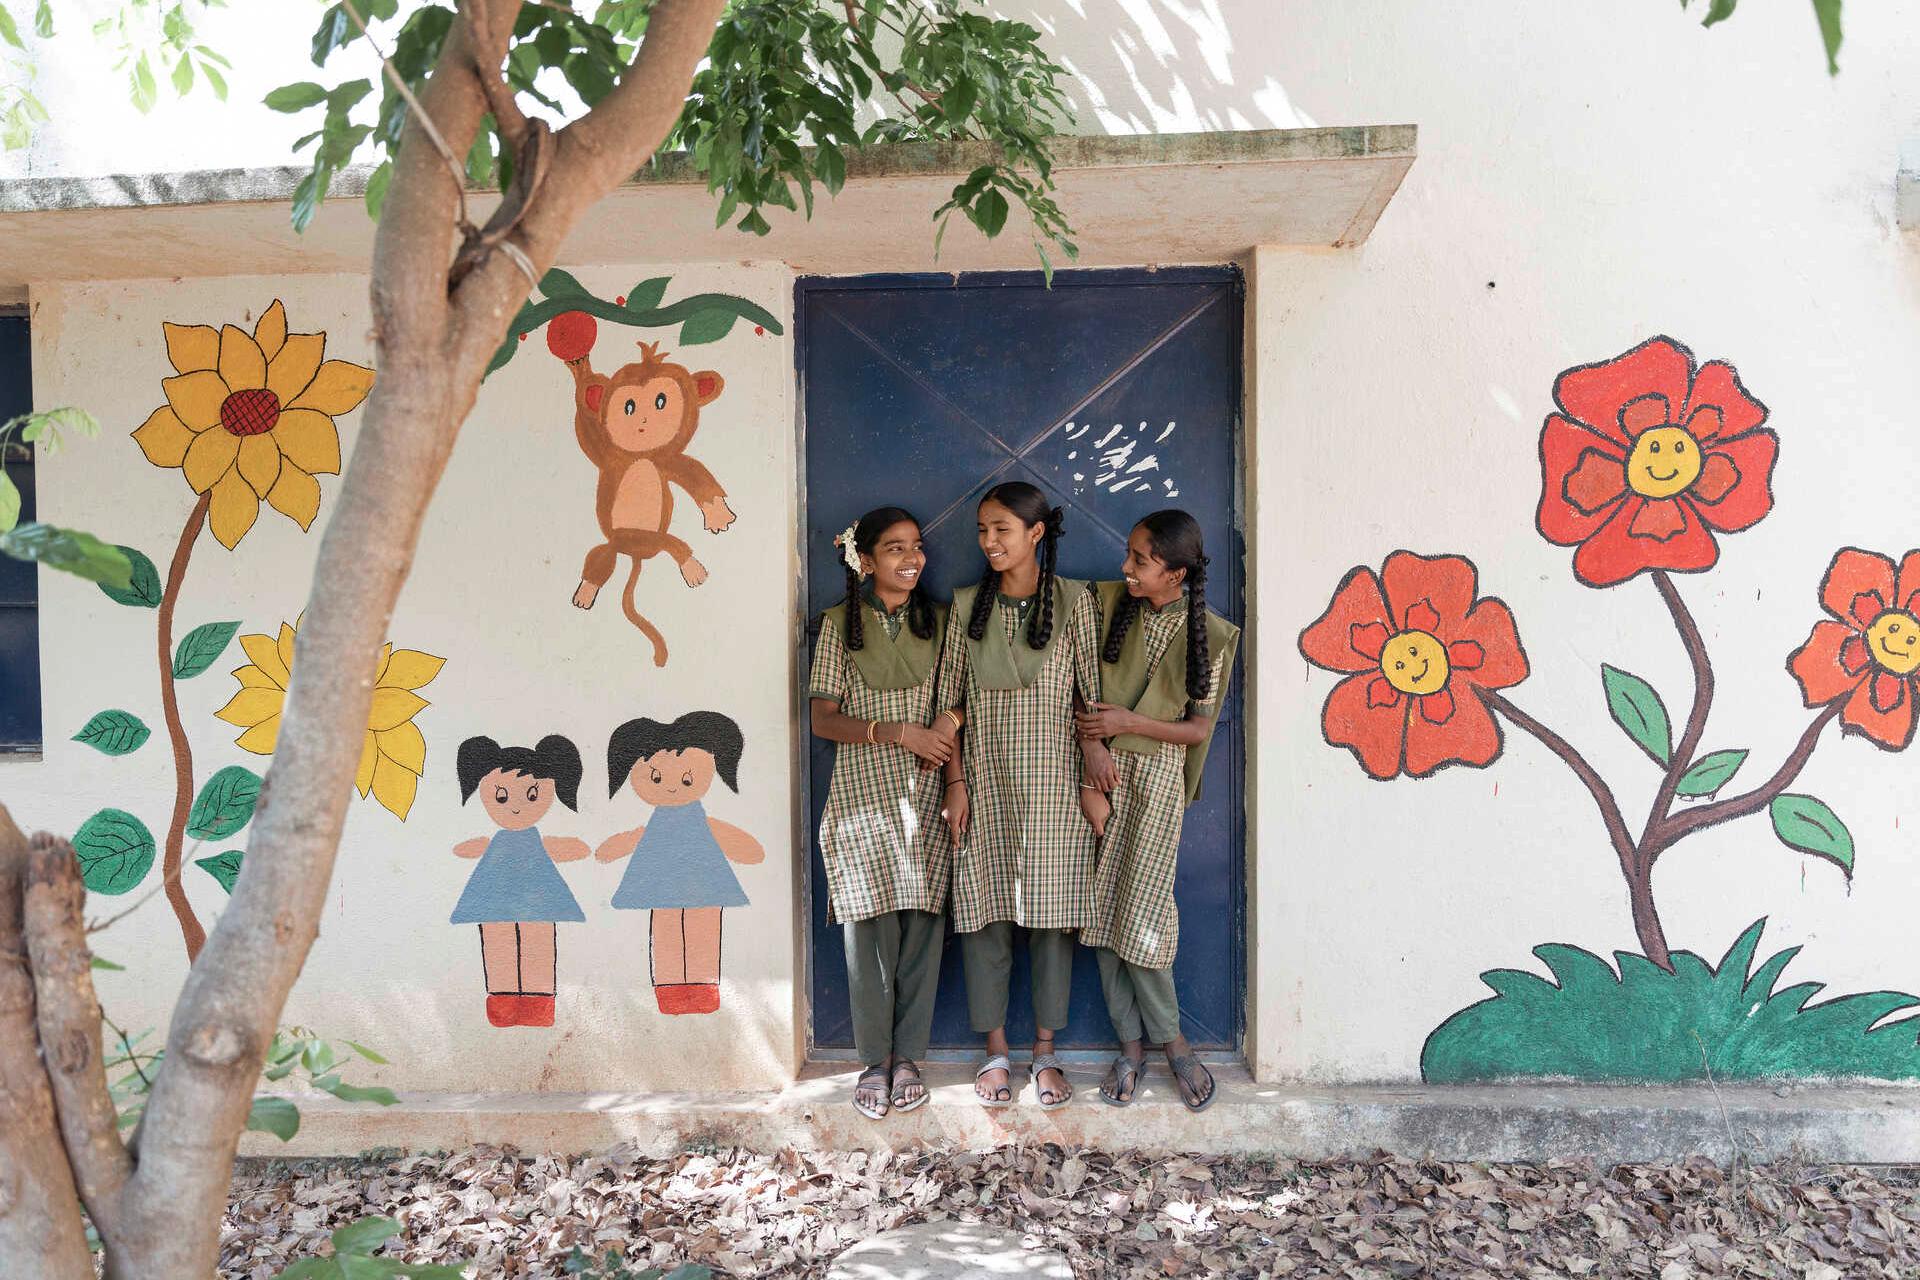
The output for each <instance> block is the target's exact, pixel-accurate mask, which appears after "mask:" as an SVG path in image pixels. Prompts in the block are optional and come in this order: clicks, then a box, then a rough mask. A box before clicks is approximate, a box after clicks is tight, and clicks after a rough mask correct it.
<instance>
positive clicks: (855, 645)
mask: <svg viewBox="0 0 1920 1280" xmlns="http://www.w3.org/2000/svg"><path fill="white" fill-rule="evenodd" d="M903 522H904V523H906V524H910V525H912V526H913V527H914V528H915V529H918V528H919V527H920V522H919V521H918V520H916V519H915V518H914V515H913V512H911V511H908V510H907V509H906V508H905V507H875V508H874V509H873V510H871V511H869V512H867V514H865V515H863V516H861V517H860V519H859V521H858V522H857V523H856V524H855V525H854V526H853V549H854V550H855V551H857V552H859V553H860V554H861V555H866V556H870V555H872V554H873V549H874V548H875V547H877V546H879V545H880V535H881V534H883V533H885V532H886V531H887V530H889V529H891V528H893V526H895V525H897V524H901V523H903ZM846 569H847V634H846V636H845V637H844V638H845V640H846V642H847V648H849V649H854V650H859V649H863V648H865V647H866V644H867V637H866V632H865V630H864V629H863V626H862V619H861V614H862V613H863V612H864V610H862V609H861V608H860V574H859V571H858V570H856V569H855V568H854V567H853V566H852V565H847V566H846ZM925 576H926V575H925V574H922V575H921V578H924V577H925ZM907 625H908V626H909V627H911V628H912V629H913V634H915V635H917V636H919V637H920V638H921V639H922V640H931V639H932V638H933V601H932V600H929V599H928V598H927V591H926V587H925V586H924V585H922V582H921V580H920V579H915V580H914V584H913V590H912V591H910V592H908V593H907Z"/></svg>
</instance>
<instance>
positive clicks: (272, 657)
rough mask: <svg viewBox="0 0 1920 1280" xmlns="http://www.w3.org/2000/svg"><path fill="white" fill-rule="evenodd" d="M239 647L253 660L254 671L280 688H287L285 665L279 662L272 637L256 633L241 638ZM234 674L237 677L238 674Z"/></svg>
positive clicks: (277, 649) (278, 655)
mask: <svg viewBox="0 0 1920 1280" xmlns="http://www.w3.org/2000/svg"><path fill="white" fill-rule="evenodd" d="M240 647H241V649H243V650H245V651H246V655H247V657H249V658H251V659H253V666H254V669H255V670H256V671H258V672H260V674H261V675H263V676H265V677H266V678H267V679H269V680H271V681H273V682H274V683H275V684H277V685H279V686H280V688H282V689H284V688H286V687H287V681H288V679H289V676H288V674H287V671H288V668H287V664H286V663H284V662H282V661H281V660H280V650H279V648H278V647H276V646H275V644H274V643H273V637H272V636H267V635H261V634H259V633H258V632H256V633H254V634H253V635H250V636H241V637H240ZM234 674H235V675H238V674H239V672H235V673H234ZM241 683H242V684H245V683H247V681H245V680H244V679H243V680H242V681H241Z"/></svg>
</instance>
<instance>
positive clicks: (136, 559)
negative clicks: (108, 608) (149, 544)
mask: <svg viewBox="0 0 1920 1280" xmlns="http://www.w3.org/2000/svg"><path fill="white" fill-rule="evenodd" d="M114 549H115V550H116V551H118V552H119V553H120V554H121V555H123V556H125V557H126V558H127V563H128V565H130V566H131V568H132V575H131V577H130V578H129V580H128V582H127V585H126V586H124V587H116V586H113V585H111V584H110V583H105V582H103V583H101V584H100V590H102V591H104V592H106V594H107V599H109V600H111V601H113V602H114V603H115V604H124V605H131V606H133V607H134V608H136V609H158V608H159V607H160V571H159V570H158V569H156V568H154V567H153V561H151V560H149V559H147V557H146V555H145V554H144V553H142V552H140V551H137V550H135V549H134V548H132V547H126V546H116V547H115V548H114Z"/></svg>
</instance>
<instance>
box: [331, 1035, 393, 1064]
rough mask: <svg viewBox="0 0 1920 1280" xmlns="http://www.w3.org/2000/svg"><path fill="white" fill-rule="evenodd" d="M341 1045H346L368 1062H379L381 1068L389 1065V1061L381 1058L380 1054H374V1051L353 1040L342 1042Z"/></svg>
mask: <svg viewBox="0 0 1920 1280" xmlns="http://www.w3.org/2000/svg"><path fill="white" fill-rule="evenodd" d="M340 1043H341V1044H344V1045H346V1046H347V1048H349V1049H351V1050H353V1051H354V1052H355V1053H357V1054H359V1055H360V1056H361V1057H363V1058H365V1059H366V1060H367V1061H368V1062H377V1063H379V1064H380V1065H381V1066H385V1065H387V1060H386V1059H385V1058H383V1057H381V1056H380V1055H379V1054H378V1053H376V1052H374V1051H373V1050H372V1049H369V1048H367V1046H365V1045H363V1044H360V1043H358V1042H356V1041H353V1040H342V1041H341V1042H340Z"/></svg>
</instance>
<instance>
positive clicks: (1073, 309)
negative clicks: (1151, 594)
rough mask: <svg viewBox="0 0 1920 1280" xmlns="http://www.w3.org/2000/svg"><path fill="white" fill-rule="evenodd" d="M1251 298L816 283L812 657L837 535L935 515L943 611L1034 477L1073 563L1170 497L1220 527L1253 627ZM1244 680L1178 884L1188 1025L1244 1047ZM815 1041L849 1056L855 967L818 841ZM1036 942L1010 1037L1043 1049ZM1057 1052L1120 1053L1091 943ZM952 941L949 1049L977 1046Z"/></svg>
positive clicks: (817, 787) (827, 749)
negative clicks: (859, 526)
mask: <svg viewBox="0 0 1920 1280" xmlns="http://www.w3.org/2000/svg"><path fill="white" fill-rule="evenodd" d="M1241 297H1242V294H1241V287H1240V280H1239V275H1238V273H1237V272H1235V271H1233V270H1230V269H1189V270H1166V271H1157V272H1147V271H1127V272H1061V273H1057V274H1056V275H1055V276H1054V280H1053V287H1052V288H1051V289H1048V288H1046V287H1045V285H1044V283H1043V282H1042V280H1041V279H1040V277H1039V274H1038V273H1030V274H1028V273H1021V274H1004V275H1003V274H993V275H980V276H962V277H960V278H959V279H958V280H956V279H955V278H954V277H952V276H927V277H920V276H909V277H901V276H893V277H868V278H862V279H855V280H807V281H802V282H801V284H800V286H799V289H798V296H797V314H798V317H799V323H798V325H797V334H798V359H799V365H800V376H801V390H802V396H803V399H804V406H803V407H804V414H805V434H806V443H805V455H806V480H805V485H806V495H805V498H806V503H805V505H806V522H807V525H806V543H805V553H806V554H805V563H806V574H807V580H806V596H807V610H808V613H809V618H810V622H809V629H808V641H809V658H810V655H811V642H812V638H813V636H814V634H815V633H816V630H817V619H818V615H819V612H820V610H822V609H823V608H825V607H826V606H828V605H830V604H833V603H834V602H836V601H837V600H839V599H840V598H841V596H842V595H843V594H844V593H845V590H846V578H845V573H844V570H843V568H842V566H841V565H840V562H839V558H838V555H837V553H836V552H835V550H834V548H833V547H832V545H831V540H832V538H833V535H834V534H835V533H837V532H838V531H839V530H841V529H844V528H846V527H847V525H849V524H850V523H852V522H853V521H854V520H855V519H856V518H858V517H859V515H860V514H861V513H862V512H863V511H866V510H869V509H870V508H872V507H875V506H878V505H880V504H881V503H886V502H891V503H898V504H899V505H901V506H904V507H907V508H908V509H910V510H912V511H913V512H914V513H915V514H916V515H918V516H919V518H920V519H921V521H922V522H923V531H924V533H925V536H926V541H927V550H928V560H929V563H928V568H927V574H926V580H927V584H928V587H929V589H930V590H931V591H932V592H933V593H934V595H935V596H936V597H937V598H940V599H946V598H948V597H949V596H950V595H951V593H952V590H953V588H954V587H955V586H958V585H962V584H964V583H967V582H971V581H974V580H976V579H978V577H979V575H980V571H981V558H980V552H979V548H978V546H977V545H976V543H975V540H974V506H975V504H976V503H977V501H978V499H979V495H980V494H981V492H982V491H983V490H985V489H986V488H987V487H988V486H989V485H992V484H995V483H998V482H999V481H1001V480H1012V479H1019V480H1027V481H1030V482H1032V483H1034V484H1037V485H1039V486H1040V487H1041V488H1042V489H1044V490H1046V491H1047V492H1048V493H1050V494H1052V495H1053V496H1054V500H1055V501H1056V502H1058V503H1059V504H1060V505H1061V506H1062V507H1064V508H1065V512H1066V521H1065V525H1066V536H1065V537H1064V538H1063V540H1062V541H1061V543H1060V572H1061V573H1063V574H1065V575H1067V576H1070V577H1076V578H1113V577H1117V576H1118V574H1119V566H1120V560H1121V557H1122V555H1123V554H1124V552H1125V547H1126V536H1127V531H1128V530H1129V529H1130V528H1131V527H1132V525H1133V523H1134V522H1135V521H1136V520H1138V519H1139V518H1140V517H1141V516H1143V515H1145V514H1146V513H1148V512H1150V511H1155V510H1158V509H1160V508H1162V507H1169V506H1178V507H1183V508H1185V509H1186V510H1187V511H1190V512H1192V513H1193V515H1194V516H1195V518H1197V519H1198V520H1199V521H1200V524H1201V527H1202V529H1203V531H1204V532H1205V535H1206V540H1207V548H1208V554H1209V555H1210V557H1211V559H1212V564H1211V565H1210V566H1209V570H1208V573H1209V579H1208V599H1207V602H1208V604H1209V605H1210V606H1211V607H1212V608H1213V609H1215V610H1216V611H1218V612H1219V613H1221V614H1222V615H1224V616H1226V617H1227V618H1230V619H1232V620H1234V621H1236V622H1238V621H1239V620H1240V617H1241V566H1242V554H1243V547H1242V543H1241V538H1240V533H1239V512H1238V509H1237V506H1236V503H1237V501H1238V496H1237V495H1238V484H1237V479H1238V475H1239V446H1238V440H1237V429H1238V423H1239V404H1240V354H1241V352H1240V332H1241V330H1240V324H1241ZM1242 683H1243V680H1242V678H1241V677H1240V676H1239V675H1238V674H1236V678H1235V680H1234V682H1233V687H1232V690H1231V692H1230V694H1229V697H1228V700H1227V703H1226V706H1225V707H1224V708H1223V710H1222V713H1221V719H1220V727H1219V730H1218V732H1217V734H1216V736H1215V739H1214V747H1213V751H1212V753H1211V754H1210V755H1209V757H1208V761H1207V771H1206V778H1205V784H1204V787H1203V790H1202V794H1201V798H1200V800H1199V802H1198V803H1196V804H1195V806H1194V807H1193V808H1192V809H1191V810H1189V811H1188V814H1187V821H1186V826H1185V834H1184V836H1183V839H1182V843H1181V850H1180V865H1179V873H1178V877H1177V881H1176V888H1175V895H1176V899H1177V901H1178V903H1179V906H1180V914H1181V934H1180V953H1179V959H1178V960H1177V961H1176V963H1175V966H1174V973H1175V979H1176V982H1177V983H1178V985H1179V989H1180V998H1181V1007H1182V1012H1183V1014H1184V1016H1185V1019H1186V1031H1187V1035H1188V1037H1189V1038H1190V1039H1192V1040H1193V1042H1194V1043H1195V1044H1196V1045H1198V1046H1200V1047H1203V1048H1213V1049H1233V1048H1238V1047H1239V1043H1240V1036H1241V1031H1242V1028H1243V1026H1244V992H1245V977H1244V974H1245V942H1244V937H1245V931H1244V923H1243V919H1244V911H1245V872H1244V860H1243V835H1244V825H1243V819H1242V806H1241V773H1242V752H1243V748H1242V743H1241V737H1240V689H1241V685H1242ZM809 742H810V743H811V750H810V753H809V766H810V768H809V777H808V792H809V794H808V814H809V818H810V826H809V833H810V834H811V832H813V831H815V830H817V829H818V822H819V816H820V811H821V808H822V806H823V805H824V804H825V802H826V793H827V781H828V778H829V777H830V776H831V772H832V767H833V748H832V745H831V744H829V743H825V742H822V741H821V740H819V739H817V738H811V737H810V738H809ZM810 843H811V857H810V859H809V866H810V871H811V900H810V902H809V904H808V911H809V925H810V932H811V941H812V947H811V970H812V972H811V977H810V986H811V991H812V1000H813V1028H812V1034H813V1045H814V1048H815V1050H816V1051H818V1052H819V1053H820V1055H821V1056H839V1055H841V1054H842V1053H843V1051H850V1050H851V1048H852V1043H853V1033H852V1022H851V1017H850V1014H849V1011H848V1007H847V999H846V962H845V955H844V953H843V950H842V946H841V941H840V931H839V929H838V927H837V926H832V927H830V926H828V925H827V923H826V902H827V887H826V878H825V874H826V873H825V868H824V866H823V865H822V863H821V860H820V852H819V846H818V843H817V841H811V840H810ZM1026 982H1027V977H1026V964H1025V954H1024V950H1022V952H1021V953H1020V955H1019V957H1018V959H1017V960H1016V962H1015V971H1014V987H1013V990H1014V999H1013V1002H1012V1009H1011V1011H1010V1014H1009V1021H1008V1034H1009V1035H1010V1036H1011V1037H1012V1038H1013V1041H1014V1043H1016V1044H1018V1043H1020V1042H1021V1041H1023V1040H1031V1038H1032V1034H1033V1022H1032V1015H1031V1010H1030V1008H1029V1005H1028V1000H1027V998H1026V990H1027V986H1026ZM1058 1039H1059V1041H1060V1043H1061V1045H1062V1046H1063V1047H1098V1046H1102V1045H1106V1044H1110V1043H1111V1041H1112V1029H1111V1027H1110V1026H1109V1024H1108V1022H1107V1017H1106V1007H1105V1004H1104V1002H1103V1001H1102V999H1101V996H1100V982H1099V975H1098V973H1097V971H1096V969H1095V966H1094V964H1093V958H1092V955H1091V953H1089V952H1086V951H1084V950H1083V951H1082V953H1081V954H1080V956H1079V958H1078V960H1077V961H1076V964H1075V970H1074V993H1073V1003H1072V1007H1071V1021H1070V1023H1069V1025H1068V1026H1067V1028H1066V1029H1065V1030H1064V1031H1062V1032H1061V1033H1060V1034H1059V1036H1058ZM978 1040H979V1037H977V1036H976V1035H974V1033H973V1032H972V1030H971V1029H970V1028H969V1027H968V1025H967V1017H966V1004H965V992H964V986H963V982H962V978H961V973H960V956H959V948H958V946H957V945H956V946H950V947H949V948H948V950H947V955H946V961H945V965H944V968H943V970H942V974H941V987H940V1001H939V1008H938V1011H937V1013H936V1015H935V1020H934V1045H935V1046H936V1047H951V1048H961V1047H972V1046H974V1045H976V1044H977V1043H978Z"/></svg>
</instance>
